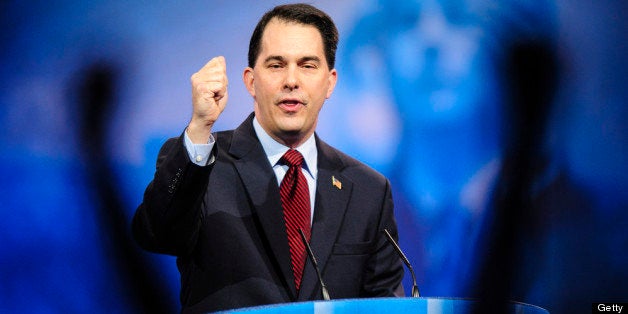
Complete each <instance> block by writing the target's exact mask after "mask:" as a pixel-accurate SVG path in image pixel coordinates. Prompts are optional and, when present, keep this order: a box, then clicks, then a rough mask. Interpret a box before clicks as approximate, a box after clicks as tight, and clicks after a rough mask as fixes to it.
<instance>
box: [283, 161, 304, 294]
mask: <svg viewBox="0 0 628 314" xmlns="http://www.w3.org/2000/svg"><path fill="white" fill-rule="evenodd" d="M280 162H282V163H283V164H284V165H288V166H289V168H288V172H286V175H285V176H284V177H283V180H282V181H281V185H280V186H279V193H280V194H281V204H282V206H283V217H284V221H285V223H286V231H287V233H288V244H289V245H290V259H291V261H292V272H293V273H294V283H295V285H296V287H297V291H299V287H300V286H301V277H302V276H303V267H304V265H305V258H306V256H305V246H304V244H303V241H302V240H301V236H300V235H299V229H302V230H303V233H305V237H306V238H307V239H308V241H309V239H310V234H311V233H310V192H309V189H308V187H307V181H306V179H305V176H304V175H303V172H302V171H301V165H302V164H303V155H301V153H299V152H298V151H296V150H294V149H290V150H288V151H287V152H286V153H285V154H284V155H283V157H281V160H280Z"/></svg>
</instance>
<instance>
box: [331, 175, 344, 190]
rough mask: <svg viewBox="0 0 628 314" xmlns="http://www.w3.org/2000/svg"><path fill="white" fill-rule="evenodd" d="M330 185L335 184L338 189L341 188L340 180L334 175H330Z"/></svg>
mask: <svg viewBox="0 0 628 314" xmlns="http://www.w3.org/2000/svg"><path fill="white" fill-rule="evenodd" d="M331 185H333V186H335V187H336V188H337V189H338V190H342V182H340V180H338V179H336V177H334V176H331Z"/></svg>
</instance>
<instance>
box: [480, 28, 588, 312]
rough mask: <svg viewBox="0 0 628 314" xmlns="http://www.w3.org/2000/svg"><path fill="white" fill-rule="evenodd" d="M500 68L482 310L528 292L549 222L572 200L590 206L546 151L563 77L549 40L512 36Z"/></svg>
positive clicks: (543, 259)
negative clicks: (498, 139)
mask: <svg viewBox="0 0 628 314" xmlns="http://www.w3.org/2000/svg"><path fill="white" fill-rule="evenodd" d="M498 71H500V72H501V74H502V78H503V79H504V85H505V99H504V103H505V108H503V121H504V122H503V128H502V136H503V146H502V147H503V148H504V149H503V151H502V164H501V170H500V174H499V177H498V179H497V182H496V186H495V188H494V191H493V197H492V209H493V212H492V215H491V214H489V215H487V221H485V223H484V226H485V232H486V234H485V236H486V237H485V238H484V243H485V246H484V248H485V251H484V252H483V253H484V254H483V256H482V257H480V258H481V259H482V260H481V263H480V264H479V267H480V269H479V273H478V279H479V281H478V282H477V286H476V287H477V290H476V293H475V294H476V295H477V296H478V297H479V298H480V300H481V302H480V303H479V306H478V309H477V313H505V312H507V309H506V305H507V302H508V301H511V300H513V299H515V300H521V299H525V297H526V294H528V293H530V292H529V291H530V290H531V289H534V287H533V285H534V283H533V281H535V280H538V277H537V276H541V275H542V274H541V272H542V269H543V267H546V266H547V265H541V264H544V263H545V262H546V261H547V256H544V253H545V252H544V246H546V245H547V243H549V239H548V238H549V236H550V233H549V232H548V231H549V230H550V229H551V226H552V225H553V226H554V227H555V224H560V223H561V221H560V220H561V219H562V218H561V217H560V216H561V214H560V212H561V211H563V210H564V209H565V207H571V206H574V204H573V203H575V204H576V206H583V207H587V206H586V205H585V204H586V202H581V201H575V198H574V195H576V194H577V193H573V191H570V190H571V188H570V187H569V181H568V180H566V178H565V177H564V176H563V175H562V174H561V173H560V170H557V169H556V167H555V165H553V160H552V156H551V155H550V154H549V153H548V152H547V151H546V148H547V147H546V136H547V135H546V128H547V122H548V117H549V115H550V112H551V107H552V103H553V101H554V99H553V97H554V94H555V91H556V89H557V84H558V81H559V80H558V79H559V60H558V58H557V55H556V52H555V50H554V49H553V47H552V45H551V43H550V42H549V41H545V40H542V39H531V40H525V41H517V42H513V43H512V44H510V45H509V46H508V47H507V49H506V50H505V54H504V57H503V60H502V63H501V64H500V65H499V66H498ZM556 192H558V194H555V195H552V194H553V193H556ZM548 193H550V194H549V195H548ZM548 197H549V199H550V200H548ZM552 198H560V201H559V202H558V203H557V202H555V201H552V200H551V199H552ZM574 201H575V202H574ZM578 203H580V204H578ZM572 214H575V215H578V213H576V212H573V213H572ZM528 270H530V271H528ZM537 288H538V287H537ZM528 302H530V301H528Z"/></svg>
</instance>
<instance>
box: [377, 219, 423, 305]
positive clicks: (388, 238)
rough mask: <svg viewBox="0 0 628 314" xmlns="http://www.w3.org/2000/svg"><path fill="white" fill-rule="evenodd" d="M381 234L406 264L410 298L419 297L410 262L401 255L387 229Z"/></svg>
mask: <svg viewBox="0 0 628 314" xmlns="http://www.w3.org/2000/svg"><path fill="white" fill-rule="evenodd" d="M383 232H384V234H385V235H386V239H387V240H388V242H390V244H391V245H392V247H393V248H395V251H397V254H398V255H399V258H401V260H402V261H403V263H404V264H406V267H408V270H409V271H410V275H412V297H413V298H418V297H420V294H419V286H417V284H416V277H415V276H414V269H412V265H411V264H410V261H409V260H408V258H407V257H406V255H405V254H403V252H402V251H401V248H400V247H399V245H398V244H397V242H396V241H395V239H393V237H392V236H391V235H390V232H388V229H384V230H383Z"/></svg>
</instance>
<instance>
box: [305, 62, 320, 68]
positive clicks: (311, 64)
mask: <svg viewBox="0 0 628 314" xmlns="http://www.w3.org/2000/svg"><path fill="white" fill-rule="evenodd" d="M302 67H304V68H306V69H316V68H318V67H317V66H316V64H314V63H305V64H303V65H302Z"/></svg>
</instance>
